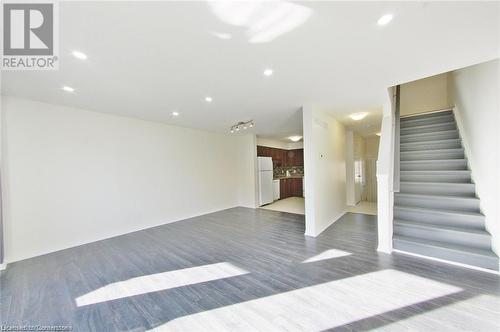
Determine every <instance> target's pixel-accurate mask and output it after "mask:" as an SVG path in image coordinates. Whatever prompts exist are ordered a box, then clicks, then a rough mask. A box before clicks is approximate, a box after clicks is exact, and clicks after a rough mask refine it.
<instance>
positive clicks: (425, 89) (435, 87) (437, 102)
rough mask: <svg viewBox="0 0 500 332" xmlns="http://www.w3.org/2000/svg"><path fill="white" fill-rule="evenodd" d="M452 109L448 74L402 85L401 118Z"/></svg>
mask: <svg viewBox="0 0 500 332" xmlns="http://www.w3.org/2000/svg"><path fill="white" fill-rule="evenodd" d="M449 107H451V104H450V98H449V96H448V77H447V74H440V75H436V76H432V77H428V78H424V79H421V80H418V81H413V82H409V83H406V84H402V85H401V116H404V115H410V114H415V113H421V112H430V111H437V110H441V109H445V108H449Z"/></svg>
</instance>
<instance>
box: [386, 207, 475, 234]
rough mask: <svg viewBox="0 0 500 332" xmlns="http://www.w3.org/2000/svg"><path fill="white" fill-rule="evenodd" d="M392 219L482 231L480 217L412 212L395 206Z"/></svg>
mask: <svg viewBox="0 0 500 332" xmlns="http://www.w3.org/2000/svg"><path fill="white" fill-rule="evenodd" d="M394 218H395V219H400V220H408V221H415V222H419V223H422V224H434V225H443V226H450V227H463V228H470V229H478V230H484V217H483V216H480V215H465V214H454V215H450V214H442V213H439V212H434V211H426V212H423V211H412V210H409V209H404V208H400V207H397V206H396V207H395V209H394Z"/></svg>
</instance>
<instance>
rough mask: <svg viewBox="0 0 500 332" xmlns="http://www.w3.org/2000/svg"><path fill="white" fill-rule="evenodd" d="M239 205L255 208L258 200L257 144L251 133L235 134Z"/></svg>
mask: <svg viewBox="0 0 500 332" xmlns="http://www.w3.org/2000/svg"><path fill="white" fill-rule="evenodd" d="M236 143H237V144H238V146H237V149H238V150H237V161H238V163H239V164H238V197H239V200H238V202H239V205H240V206H244V207H249V208H257V207H258V202H259V197H258V195H259V191H258V189H259V188H258V168H257V145H256V137H255V135H253V134H247V135H242V136H236Z"/></svg>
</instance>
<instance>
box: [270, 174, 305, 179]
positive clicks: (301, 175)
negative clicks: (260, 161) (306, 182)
mask: <svg viewBox="0 0 500 332" xmlns="http://www.w3.org/2000/svg"><path fill="white" fill-rule="evenodd" d="M303 177H304V175H303V174H294V175H290V176H278V177H275V178H273V180H285V179H302V178H303Z"/></svg>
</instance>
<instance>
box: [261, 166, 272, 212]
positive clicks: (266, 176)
mask: <svg viewBox="0 0 500 332" xmlns="http://www.w3.org/2000/svg"><path fill="white" fill-rule="evenodd" d="M258 160H259V206H262V205H266V204H269V203H272V202H273V159H272V158H271V157H258Z"/></svg>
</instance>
